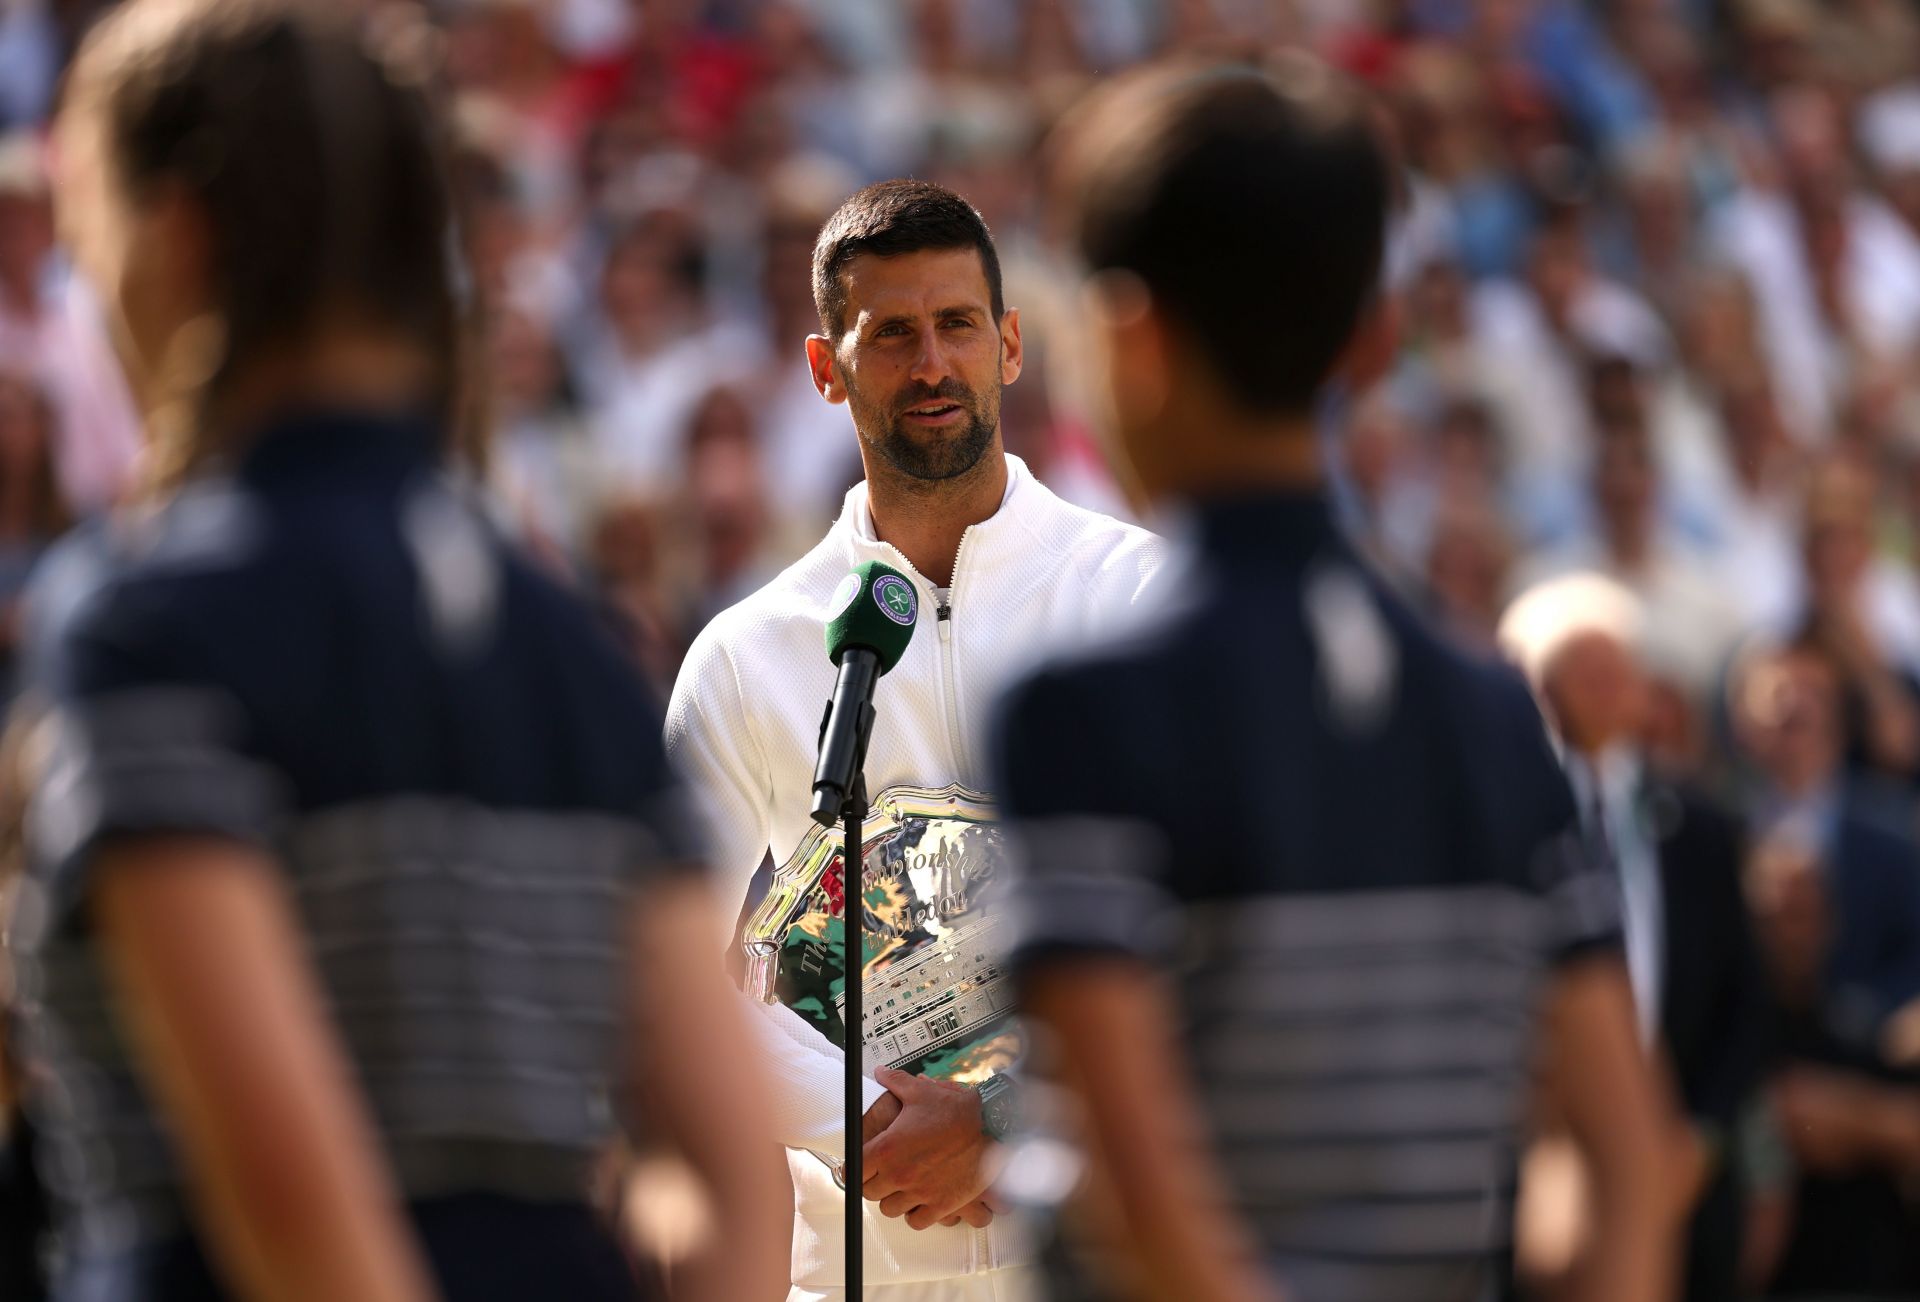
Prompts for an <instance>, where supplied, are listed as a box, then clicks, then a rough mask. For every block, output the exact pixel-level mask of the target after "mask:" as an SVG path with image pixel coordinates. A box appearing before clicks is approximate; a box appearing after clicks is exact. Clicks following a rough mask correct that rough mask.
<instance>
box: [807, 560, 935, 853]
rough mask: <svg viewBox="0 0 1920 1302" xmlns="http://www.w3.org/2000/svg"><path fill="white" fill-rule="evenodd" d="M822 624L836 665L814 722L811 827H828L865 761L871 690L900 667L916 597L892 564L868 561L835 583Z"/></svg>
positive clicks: (910, 633)
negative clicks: (816, 744) (816, 752)
mask: <svg viewBox="0 0 1920 1302" xmlns="http://www.w3.org/2000/svg"><path fill="white" fill-rule="evenodd" d="M831 608H832V609H834V610H836V611H838V612H839V613H838V614H836V615H835V616H834V617H833V618H832V619H831V620H829V621H828V622H827V658H828V659H829V660H832V661H833V663H834V664H836V665H838V666H840V676H839V678H838V679H836V680H835V681H834V684H833V696H832V698H831V699H829V700H828V702H827V714H826V717H825V718H824V719H822V720H821V722H820V758H819V760H818V761H817V762H816V763H815V764H814V767H813V810H812V812H813V821H814V822H816V823H819V824H820V825H821V826H823V827H832V826H833V825H834V824H836V823H837V822H839V821H840V815H841V811H842V810H843V809H844V808H845V807H846V803H847V796H848V794H849V793H850V792H851V791H852V790H853V785H854V783H855V782H856V781H857V780H858V779H859V776H860V770H861V769H862V768H863V767H864V766H865V764H866V760H867V737H868V735H869V733H870V732H871V731H872V728H873V685H874V684H875V683H876V682H878V681H879V679H880V675H882V674H884V673H886V672H887V670H889V669H891V668H893V667H894V666H895V665H897V664H899V663H900V657H901V656H903V655H905V654H906V653H907V644H908V643H909V642H911V641H913V625H914V621H915V620H917V619H918V618H919V617H920V594H919V592H918V591H916V590H915V588H914V586H913V583H912V581H911V580H909V579H908V578H907V576H906V575H904V574H902V573H900V571H898V570H896V569H894V568H893V567H892V566H890V565H883V564H881V563H880V562H879V561H868V562H867V563H866V564H864V565H861V566H858V567H856V568H855V569H854V571H853V572H852V573H851V574H849V575H847V577H846V578H844V579H842V580H840V586H839V587H838V588H835V589H834V592H833V601H832V607H831Z"/></svg>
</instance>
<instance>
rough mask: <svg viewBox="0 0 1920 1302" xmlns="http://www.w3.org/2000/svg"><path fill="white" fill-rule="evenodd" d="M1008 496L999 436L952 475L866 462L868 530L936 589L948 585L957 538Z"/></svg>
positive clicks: (1004, 458)
mask: <svg viewBox="0 0 1920 1302" xmlns="http://www.w3.org/2000/svg"><path fill="white" fill-rule="evenodd" d="M1006 495H1007V457H1006V452H1005V451H1004V449H1003V448H1002V447H1001V445H1000V441H999V439H997V438H996V439H995V440H994V445H993V447H991V448H989V449H988V450H987V454H986V455H985V456H983V457H981V458H980V462H979V464H978V465H976V466H975V467H974V468H973V469H972V470H969V471H968V472H967V473H966V474H964V475H959V476H956V477H955V478H953V479H942V480H933V481H929V480H924V479H912V478H909V477H907V476H905V475H901V474H899V473H898V472H897V471H894V470H893V469H892V468H891V467H883V468H881V469H880V472H879V473H877V474H876V473H875V467H874V466H873V465H872V463H871V461H869V463H868V466H867V510H868V511H869V512H870V513H871V514H872V516H873V532H874V534H875V536H876V537H878V538H879V539H880V540H881V541H882V542H887V543H891V544H893V545H894V546H895V547H897V548H899V550H900V554H901V555H902V556H905V557H906V558H907V561H908V563H909V564H911V565H912V566H913V568H914V569H915V570H917V571H919V572H920V574H921V575H922V577H924V578H925V579H926V580H927V581H928V582H929V583H931V584H933V586H934V587H936V588H949V587H952V586H953V566H954V561H955V560H956V559H958V557H959V554H960V539H961V538H962V537H963V536H965V534H966V532H967V530H968V529H969V528H971V527H972V526H974V525H976V524H979V523H980V522H981V521H982V520H986V519H990V518H992V516H993V514H994V512H996V511H998V510H999V509H1000V503H1001V501H1002V500H1003V499H1004V498H1005V497H1006Z"/></svg>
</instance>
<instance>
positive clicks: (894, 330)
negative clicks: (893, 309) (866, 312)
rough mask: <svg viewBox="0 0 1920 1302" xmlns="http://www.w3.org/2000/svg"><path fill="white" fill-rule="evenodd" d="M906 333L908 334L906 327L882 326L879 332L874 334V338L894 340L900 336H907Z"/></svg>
mask: <svg viewBox="0 0 1920 1302" xmlns="http://www.w3.org/2000/svg"><path fill="white" fill-rule="evenodd" d="M906 332H907V328H906V327H905V326H898V325H890V326H881V327H880V328H879V329H878V330H876V331H874V332H873V337H874V338H875V339H893V338H897V337H898V336H900V335H903V334H905V333H906Z"/></svg>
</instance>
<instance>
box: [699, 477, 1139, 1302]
mask: <svg viewBox="0 0 1920 1302" xmlns="http://www.w3.org/2000/svg"><path fill="white" fill-rule="evenodd" d="M1007 466H1008V485H1007V494H1006V497H1005V498H1004V499H1003V500H1002V502H1001V504H1000V509H999V511H998V512H996V513H995V514H994V515H993V516H992V518H990V519H988V520H986V521H983V522H982V523H980V524H977V525H974V526H973V527H972V528H970V529H968V530H967V531H966V534H965V536H964V537H963V538H962V540H961V543H960V551H959V555H958V557H957V559H956V560H955V563H954V576H953V586H952V588H951V589H950V591H949V593H948V595H947V599H946V601H945V603H944V605H945V607H946V609H947V612H948V614H947V615H946V617H944V618H943V617H941V615H940V614H939V612H940V610H941V607H942V605H943V603H942V601H941V600H940V597H939V594H938V593H937V592H936V590H935V589H934V587H933V585H932V584H931V583H929V582H928V581H927V580H926V579H925V578H923V577H922V576H920V575H919V574H918V573H917V572H916V571H915V570H914V569H913V567H912V566H911V565H910V564H908V562H907V559H906V557H905V556H903V555H901V553H900V552H899V550H898V549H896V548H895V547H893V546H892V545H890V544H888V543H884V542H881V541H880V540H879V539H878V538H876V537H875V535H874V528H873V520H872V516H871V514H870V513H869V511H868V509H867V491H866V485H865V484H857V485H855V486H854V487H853V488H852V489H851V490H850V491H849V492H848V494H847V498H846V506H845V508H844V509H843V510H842V512H841V514H840V518H839V519H838V520H837V521H835V522H834V525H833V527H832V528H831V529H830V530H829V531H828V532H827V535H826V537H825V538H823V539H822V540H821V541H820V543H819V544H818V545H817V546H815V547H814V549H813V550H812V551H810V552H808V553H807V555H806V556H804V557H802V558H801V559H800V560H799V561H798V562H796V563H795V564H794V565H793V566H791V567H790V568H789V569H787V570H786V571H785V572H784V573H783V574H781V575H780V576H779V577H778V578H776V579H774V580H773V581H772V582H771V583H769V584H768V585H767V586H766V587H764V588H762V589H761V590H760V591H759V592H757V593H755V594H754V595H753V596H751V597H748V598H747V599H746V600H745V601H743V602H741V603H740V604H739V605H737V606H734V607H732V608H731V609H729V610H727V611H725V612H723V613H722V614H721V615H720V616H719V617H717V618H716V619H715V620H714V621H713V623H712V624H710V625H709V626H708V627H707V629H706V630H705V631H704V632H703V633H702V634H701V635H700V637H699V638H698V639H697V640H696V641H695V642H694V645H693V648H692V650H691V651H690V652H689V653H688V656H687V660H686V663H685V665H684V666H683V667H682V669H681V671H680V678H679V681H678V682H677V683H676V684H675V686H674V692H673V700H672V703H671V705H670V706H669V708H668V712H667V749H668V751H669V752H670V754H671V755H672V756H673V758H674V760H675V762H676V763H677V764H678V765H679V766H680V770H681V772H682V774H683V775H684V777H685V778H686V780H687V781H688V783H689V784H690V785H691V786H692V788H693V791H694V795H695V798H696V803H697V804H698V805H699V806H700V808H701V810H702V814H703V816H704V819H705V821H706V823H707V830H708V833H709V837H710V840H709V849H710V851H711V853H712V856H713V867H714V870H715V874H716V878H717V880H718V881H719V882H720V884H721V890H722V892H723V903H725V904H727V905H729V906H733V905H737V904H739V903H740V902H742V901H744V899H745V895H746V892H747V890H748V886H749V883H750V881H751V880H752V878H753V875H754V872H755V870H756V869H757V868H758V867H759V866H760V864H761V862H762V861H763V859H764V858H765V857H766V856H767V854H768V853H769V852H771V854H772V859H773V863H774V864H775V865H781V864H785V863H787V862H788V861H789V859H790V858H792V857H793V855H794V853H795V851H796V849H797V848H798V847H799V846H800V844H801V842H802V840H803V839H804V838H805V837H806V835H807V833H808V832H809V831H810V830H812V828H813V827H814V824H813V823H812V821H811V819H810V818H809V817H808V813H807V810H808V804H809V798H810V795H811V791H810V787H811V783H812V780H813V765H814V759H815V754H816V750H817V744H818V735H819V729H820V716H821V710H822V708H823V706H824V705H825V703H826V700H827V697H828V696H829V695H830V694H831V692H832V690H833V682H834V672H835V671H834V668H833V666H832V664H831V663H829V662H828V660H827V657H826V651H825V646H824V629H825V624H826V620H827V618H828V617H829V615H830V614H831V613H833V612H832V611H831V610H830V609H829V602H830V599H831V597H832V594H833V592H834V589H835V588H836V587H837V586H839V584H840V581H841V580H842V579H843V578H844V577H845V576H846V574H847V572H848V571H849V570H850V569H852V568H853V567H854V566H856V565H859V564H861V563H862V562H864V561H868V560H880V561H884V562H886V563H887V564H889V565H892V566H894V567H895V568H896V569H898V570H900V571H901V572H902V573H904V574H906V575H907V576H908V577H909V578H911V579H912V580H913V582H914V585H915V587H916V588H917V589H918V590H919V595H920V619H919V624H918V626H917V627H916V629H915V631H914V635H913V640H912V642H911V643H910V644H909V645H908V648H907V652H906V654H905V656H904V657H903V658H902V659H901V661H900V663H899V664H898V665H897V666H896V667H895V668H894V670H893V671H892V672H891V673H890V674H888V675H887V676H886V677H884V678H883V679H881V680H880V684H879V686H878V688H877V689H876V692H875V700H874V704H875V709H876V712H877V716H878V717H877V719H876V721H875V724H874V730H873V737H872V741H871V743H870V746H869V749H868V753H867V768H866V774H867V785H868V788H869V790H870V791H872V792H873V793H874V795H875V798H876V800H877V799H878V797H879V795H880V793H882V792H885V791H887V790H889V789H890V788H895V787H914V788H944V787H948V786H951V785H958V786H960V787H962V788H964V789H966V790H967V791H968V792H970V793H973V794H976V795H978V796H981V797H986V798H990V793H988V792H986V791H985V777H984V775H983V773H982V765H981V762H980V757H979V747H980V745H981V743H982V741H983V737H982V735H981V734H982V732H983V731H984V729H985V726H986V720H987V716H988V711H989V710H990V708H991V706H992V702H993V701H994V699H995V696H996V695H997V693H998V692H999V691H1000V689H1001V688H1002V687H1004V686H1005V685H1006V684H1007V682H1008V681H1009V680H1010V678H1011V677H1012V676H1013V675H1015V674H1017V673H1018V672H1019V671H1020V670H1021V669H1022V668H1024V667H1025V666H1026V665H1028V664H1029V663H1030V662H1031V661H1032V660H1033V658H1034V657H1035V656H1037V655H1038V654H1040V653H1041V652H1043V651H1047V650H1051V649H1056V648H1057V647H1058V646H1059V645H1060V644H1061V643H1062V642H1063V641H1070V640H1073V639H1077V638H1083V637H1087V636H1089V635H1096V636H1097V635H1098V634H1099V632H1100V630H1101V629H1102V628H1103V627H1104V626H1105V625H1106V624H1107V623H1108V622H1109V620H1110V619H1111V618H1112V617H1114V616H1117V615H1120V614H1122V613H1124V612H1125V611H1126V610H1127V609H1128V608H1129V607H1131V606H1132V605H1133V603H1134V602H1135V601H1136V600H1137V599H1138V598H1139V597H1140V596H1141V594H1142V592H1143V590H1144V588H1145V587H1146V585H1147V584H1148V581H1149V579H1150V578H1151V577H1152V576H1153V574H1154V573H1155V571H1156V569H1157V568H1158V567H1159V565H1160V563H1161V561H1162V558H1163V556H1164V554H1165V546H1164V544H1163V543H1161V541H1160V540H1159V539H1157V538H1155V537H1154V536H1153V535H1152V534H1149V533H1147V532H1146V531H1144V530H1142V529H1138V528H1135V527H1133V526H1131V525H1126V524H1122V523H1120V522H1118V521H1116V520H1113V519H1110V518H1108V517H1106V516H1103V515H1098V514H1096V513H1094V512H1092V511H1087V510H1083V509H1081V508H1080V507H1076V506H1072V505H1070V504H1068V503H1066V502H1064V501H1062V500H1061V499H1060V498H1058V497H1056V496H1055V495H1054V494H1053V493H1052V492H1051V491H1049V490H1048V489H1047V488H1046V487H1045V486H1044V485H1043V484H1041V483H1040V482H1039V481H1038V480H1037V479H1035V478H1034V477H1033V475H1032V473H1031V472H1030V471H1029V470H1028V469H1027V468H1026V466H1025V465H1024V464H1023V463H1022V462H1021V461H1020V460H1019V458H1017V457H1011V456H1010V457H1008V458H1007ZM751 903H753V904H756V905H757V904H758V903H759V901H758V900H755V901H752V902H751ZM758 1008H759V1011H760V1013H761V1014H762V1015H763V1017H762V1019H760V1020H759V1022H758V1025H759V1026H760V1029H761V1030H763V1031H765V1032H766V1034H765V1035H764V1036H763V1039H764V1041H765V1054H766V1058H767V1064H768V1068H769V1070H770V1072H771V1074H772V1076H773V1082H772V1083H773V1089H774V1093H775V1096H776V1097H775V1120H776V1124H777V1128H778V1134H779V1137H780V1139H781V1141H782V1142H783V1143H785V1144H787V1145H789V1148H790V1152H789V1165H790V1167H791V1169H792V1172H793V1176H794V1185H795V1189H796V1199H797V1205H798V1208H797V1209H798V1222H797V1224H796V1226H795V1232H794V1256H793V1272H794V1274H793V1279H794V1282H795V1283H796V1284H802V1285H807V1286H811V1287H815V1288H831V1287H836V1286H839V1285H841V1284H842V1282H843V1280H842V1273H843V1272H842V1266H843V1260H844V1248H843V1247H842V1244H843V1242H844V1240H843V1237H842V1226H843V1224H844V1206H845V1203H844V1199H845V1195H844V1193H843V1192H842V1191H841V1189H840V1188H839V1186H838V1185H837V1184H836V1183H835V1182H834V1179H833V1176H832V1173H831V1171H830V1169H829V1168H828V1166H827V1165H826V1163H825V1162H823V1161H822V1160H821V1157H820V1156H816V1154H819V1155H826V1156H829V1157H832V1158H835V1159H838V1158H839V1157H841V1156H842V1155H843V1153H844V1147H845V1146H844V1113H843V1111H842V1108H843V1100H844V1085H843V1081H844V1077H843V1074H842V1073H843V1070H844V1068H843V1065H842V1062H843V1060H842V1057H841V1053H840V1050H839V1049H837V1048H836V1047H835V1046H834V1045H833V1043H832V1042H831V1041H829V1040H828V1039H827V1038H826V1037H825V1036H824V1035H823V1034H821V1033H820V1032H819V1031H818V1030H816V1029H815V1028H814V1026H813V1025H812V1024H811V1023H809V1022H807V1021H805V1020H803V1019H802V1018H800V1017H799V1016H797V1015H795V1014H794V1013H793V1012H792V1011H790V1010H789V1009H787V1008H786V1007H784V1006H783V1005H779V1004H765V1005H758ZM883 1092H884V1091H883V1090H882V1089H881V1087H880V1086H879V1085H877V1084H874V1083H873V1082H872V1081H871V1080H870V1081H869V1082H868V1099H867V1101H868V1104H869V1105H871V1104H872V1102H873V1101H874V1100H875V1099H877V1098H878V1097H879V1096H880V1095H881V1094H882V1093H883ZM805 1150H811V1151H805ZM1019 1237H1020V1236H1019V1235H1018V1234H1017V1233H1016V1231H1015V1228H1014V1227H1013V1226H1011V1225H1009V1224H1008V1223H1007V1222H1005V1221H1004V1220H999V1221H996V1222H995V1223H994V1224H993V1225H992V1226H990V1227H989V1228H988V1229H986V1230H973V1229H970V1228H968V1227H967V1226H964V1225H962V1226H957V1227H941V1226H935V1227H933V1228H932V1229H929V1230H925V1231H915V1230H912V1229H910V1228H908V1227H907V1224H906V1222H905V1221H904V1220H895V1219H889V1218H887V1217H884V1216H881V1215H880V1214H879V1213H878V1211H877V1210H876V1209H875V1207H874V1206H873V1204H871V1203H869V1204H867V1228H866V1235H865V1252H866V1263H867V1264H866V1272H867V1275H866V1277H867V1279H868V1280H869V1281H870V1282H872V1283H875V1284H880V1283H909V1282H913V1281H921V1280H936V1279H950V1278H953V1277H956V1276H961V1275H967V1274H971V1273H973V1272H976V1271H983V1270H993V1269H998V1268H1001V1267H1005V1266H1010V1265H1017V1264H1021V1263H1023V1262H1025V1261H1026V1260H1027V1259H1028V1257H1027V1253H1026V1249H1025V1248H1024V1246H1023V1245H1022V1244H1020V1243H1019V1242H1018V1239H1019Z"/></svg>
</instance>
